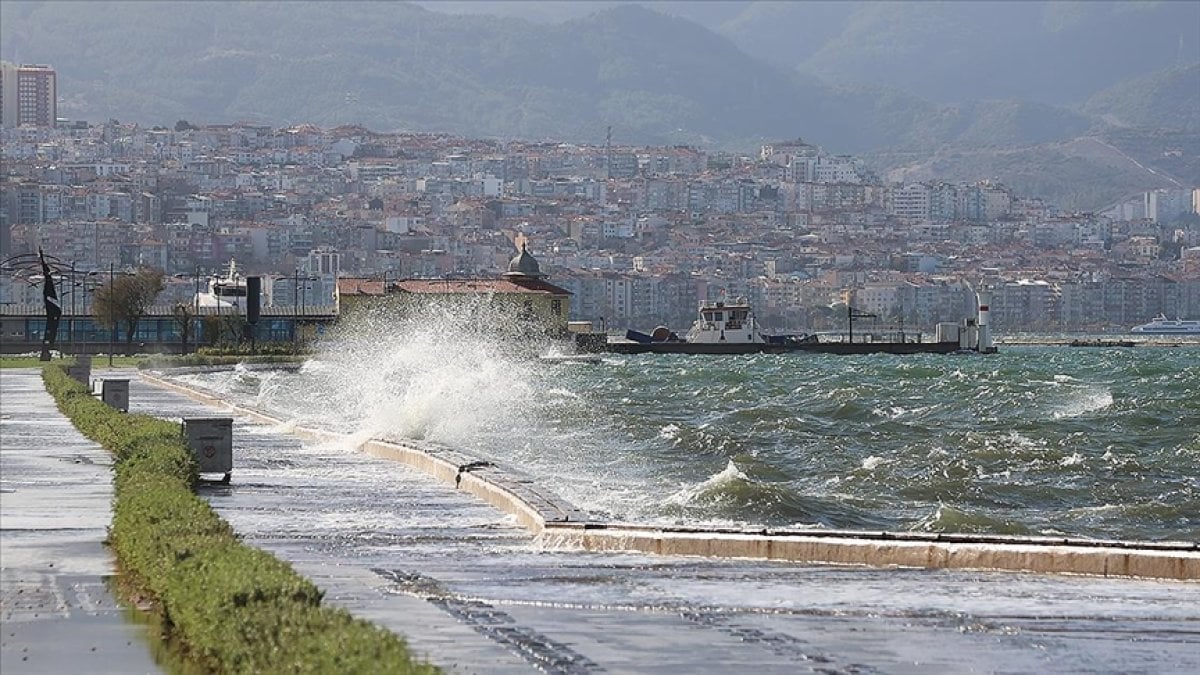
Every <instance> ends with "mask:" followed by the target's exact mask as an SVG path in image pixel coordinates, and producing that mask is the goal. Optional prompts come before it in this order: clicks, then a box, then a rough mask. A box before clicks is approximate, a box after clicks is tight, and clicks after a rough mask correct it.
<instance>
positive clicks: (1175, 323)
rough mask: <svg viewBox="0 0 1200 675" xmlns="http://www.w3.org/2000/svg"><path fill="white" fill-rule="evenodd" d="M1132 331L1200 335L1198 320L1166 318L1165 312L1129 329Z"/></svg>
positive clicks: (1199, 322) (1151, 333) (1154, 333)
mask: <svg viewBox="0 0 1200 675" xmlns="http://www.w3.org/2000/svg"><path fill="white" fill-rule="evenodd" d="M1130 332H1133V333H1146V334H1150V335H1200V321H1195V320H1190V321H1189V320H1186V319H1168V318H1167V316H1166V315H1165V314H1159V315H1158V316H1156V317H1154V318H1153V319H1151V320H1150V323H1144V324H1142V325H1140V326H1134V327H1133V328H1131V329H1130Z"/></svg>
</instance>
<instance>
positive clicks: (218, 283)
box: [196, 260, 247, 312]
mask: <svg viewBox="0 0 1200 675" xmlns="http://www.w3.org/2000/svg"><path fill="white" fill-rule="evenodd" d="M246 292H247V291H246V277H244V276H242V274H241V273H240V272H238V271H237V263H236V262H234V261H233V260H230V261H229V270H228V271H227V272H226V273H225V276H220V275H213V276H212V277H211V278H210V279H209V280H208V289H207V291H201V292H200V293H198V294H197V295H196V304H197V306H199V307H201V308H203V307H219V308H221V309H234V310H240V311H243V312H244V311H245V310H246Z"/></svg>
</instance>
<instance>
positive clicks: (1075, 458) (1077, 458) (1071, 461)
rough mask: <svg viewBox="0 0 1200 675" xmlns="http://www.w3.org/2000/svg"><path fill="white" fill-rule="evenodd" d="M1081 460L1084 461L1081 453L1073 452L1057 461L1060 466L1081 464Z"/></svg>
mask: <svg viewBox="0 0 1200 675" xmlns="http://www.w3.org/2000/svg"><path fill="white" fill-rule="evenodd" d="M1083 462H1084V459H1083V455H1081V454H1079V453H1078V452H1075V453H1071V454H1070V455H1069V456H1067V457H1063V458H1062V459H1061V460H1059V462H1058V463H1059V465H1060V466H1075V465H1077V464H1083Z"/></svg>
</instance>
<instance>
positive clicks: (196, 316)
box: [188, 265, 203, 352]
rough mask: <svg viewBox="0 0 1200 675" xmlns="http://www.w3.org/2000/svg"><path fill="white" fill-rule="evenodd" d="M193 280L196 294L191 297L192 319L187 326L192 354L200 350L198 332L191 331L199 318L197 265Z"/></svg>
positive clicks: (198, 271) (198, 268)
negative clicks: (190, 335)
mask: <svg viewBox="0 0 1200 675" xmlns="http://www.w3.org/2000/svg"><path fill="white" fill-rule="evenodd" d="M193 278H194V281H195V285H196V294H195V295H193V296H192V318H191V324H192V325H190V326H188V329H189V331H190V332H191V333H193V335H192V351H193V352H194V351H198V350H199V348H200V331H198V330H193V329H195V328H196V327H197V326H196V322H197V321H198V320H199V318H200V266H199V265H196V274H195V276H194V277H193ZM201 325H203V322H201Z"/></svg>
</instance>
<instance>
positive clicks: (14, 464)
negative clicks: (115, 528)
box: [0, 369, 159, 675]
mask: <svg viewBox="0 0 1200 675" xmlns="http://www.w3.org/2000/svg"><path fill="white" fill-rule="evenodd" d="M111 465H112V456H111V455H110V454H109V453H108V451H106V450H105V449H104V448H102V447H100V445H98V444H96V443H93V442H92V441H89V440H88V439H86V438H84V437H83V436H82V435H81V434H80V433H79V432H78V431H76V429H75V427H74V426H72V425H71V423H70V422H69V421H68V420H67V418H65V417H63V416H62V415H61V414H60V413H59V412H58V409H57V408H56V407H55V405H54V400H53V399H52V398H50V395H49V394H48V393H46V390H45V388H44V387H43V385H42V376H41V371H40V370H34V369H0V629H2V630H3V632H2V633H0V672H3V673H5V675H10V674H12V673H68V672H72V671H75V672H89V673H155V672H159V667H158V666H156V665H155V663H154V659H153V658H152V657H151V655H150V648H149V646H148V645H147V643H146V641H145V639H144V635H145V631H144V629H143V628H142V627H140V626H137V625H135V624H132V623H130V622H129V621H128V619H127V617H126V615H125V612H124V611H123V610H122V609H121V608H120V607H119V606H118V605H117V604H116V601H115V599H114V597H113V595H112V593H111V592H110V591H109V589H108V582H109V580H111V579H112V578H113V575H114V565H113V557H112V554H111V553H110V552H109V550H108V549H107V548H105V546H104V543H103V542H104V539H105V537H106V536H107V528H108V524H109V523H110V522H111V521H112V469H111Z"/></svg>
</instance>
